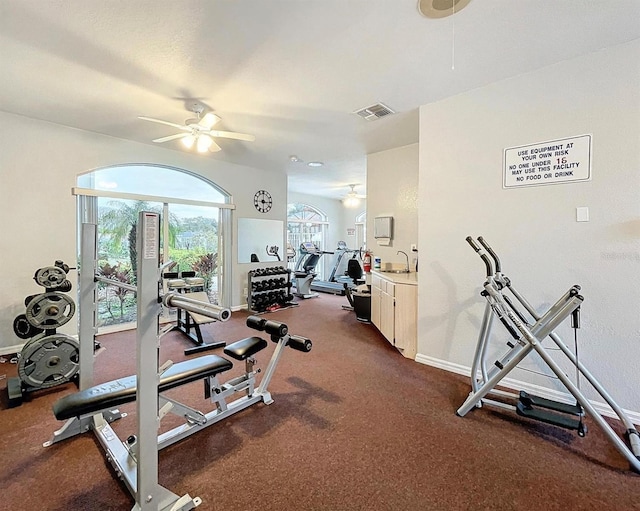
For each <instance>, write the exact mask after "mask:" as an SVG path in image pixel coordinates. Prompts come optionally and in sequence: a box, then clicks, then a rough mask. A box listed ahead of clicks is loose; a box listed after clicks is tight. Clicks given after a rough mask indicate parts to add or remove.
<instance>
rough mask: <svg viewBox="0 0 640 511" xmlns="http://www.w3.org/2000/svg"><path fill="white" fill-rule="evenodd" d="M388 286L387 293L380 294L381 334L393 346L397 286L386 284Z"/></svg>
mask: <svg viewBox="0 0 640 511" xmlns="http://www.w3.org/2000/svg"><path fill="white" fill-rule="evenodd" d="M386 284H387V285H386V292H385V291H381V292H380V332H382V335H384V336H385V337H386V338H387V340H388V341H389V342H390V343H392V344H393V339H394V337H395V325H396V320H395V297H394V288H395V287H396V286H395V285H394V284H393V283H391V282H386Z"/></svg>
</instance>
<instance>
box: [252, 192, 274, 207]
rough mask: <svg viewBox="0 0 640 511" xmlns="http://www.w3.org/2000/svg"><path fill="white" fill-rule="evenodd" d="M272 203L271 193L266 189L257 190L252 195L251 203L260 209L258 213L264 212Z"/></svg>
mask: <svg viewBox="0 0 640 511" xmlns="http://www.w3.org/2000/svg"><path fill="white" fill-rule="evenodd" d="M272 204H273V200H272V199H271V194H270V193H269V192H267V191H266V190H259V191H257V192H256V194H255V195H254V196H253V205H254V206H255V207H256V209H257V210H258V211H260V213H266V212H267V211H269V210H270V209H271V205H272Z"/></svg>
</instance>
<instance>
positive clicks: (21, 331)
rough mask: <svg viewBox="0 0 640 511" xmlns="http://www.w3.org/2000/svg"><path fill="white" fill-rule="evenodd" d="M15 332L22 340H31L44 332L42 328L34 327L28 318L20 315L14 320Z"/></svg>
mask: <svg viewBox="0 0 640 511" xmlns="http://www.w3.org/2000/svg"><path fill="white" fill-rule="evenodd" d="M13 331H14V332H15V334H16V335H17V336H18V337H20V339H30V338H31V337H33V336H34V335H37V334H40V333H42V332H43V330H42V328H38V327H35V326H33V325H32V324H31V323H29V321H28V320H27V316H25V315H24V314H20V315H19V316H17V317H16V319H14V320H13Z"/></svg>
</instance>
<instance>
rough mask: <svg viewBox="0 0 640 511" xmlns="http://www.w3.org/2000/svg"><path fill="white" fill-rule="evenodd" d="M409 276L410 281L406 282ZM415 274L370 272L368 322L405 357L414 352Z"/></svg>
mask: <svg viewBox="0 0 640 511" xmlns="http://www.w3.org/2000/svg"><path fill="white" fill-rule="evenodd" d="M409 279H411V282H407V281H408V280H409ZM415 279H416V277H415V275H412V276H411V277H408V276H407V275H401V276H397V277H395V274H394V276H391V274H390V275H389V277H387V276H386V275H385V276H384V277H383V276H381V275H379V274H377V273H372V274H371V322H372V323H373V324H374V325H375V326H376V327H377V328H378V330H380V333H382V335H384V337H385V338H386V339H387V340H388V341H389V342H390V343H391V344H393V345H394V346H395V347H396V348H398V350H400V352H401V353H402V354H403V355H404V356H405V357H407V358H415V356H416V352H417V341H418V339H417V337H418V334H417V315H418V307H417V302H418V286H417V285H416V284H415V283H414V282H413V281H415Z"/></svg>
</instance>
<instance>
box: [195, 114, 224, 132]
mask: <svg viewBox="0 0 640 511" xmlns="http://www.w3.org/2000/svg"><path fill="white" fill-rule="evenodd" d="M219 120H220V117H218V116H217V115H216V114H214V113H213V112H209V113H208V114H205V116H204V117H203V118H202V119H201V120H200V122H199V123H198V124H200V126H204V127H205V128H207V129H211V128H212V127H213V126H214V125H215V124H217V123H218V121H219Z"/></svg>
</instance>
